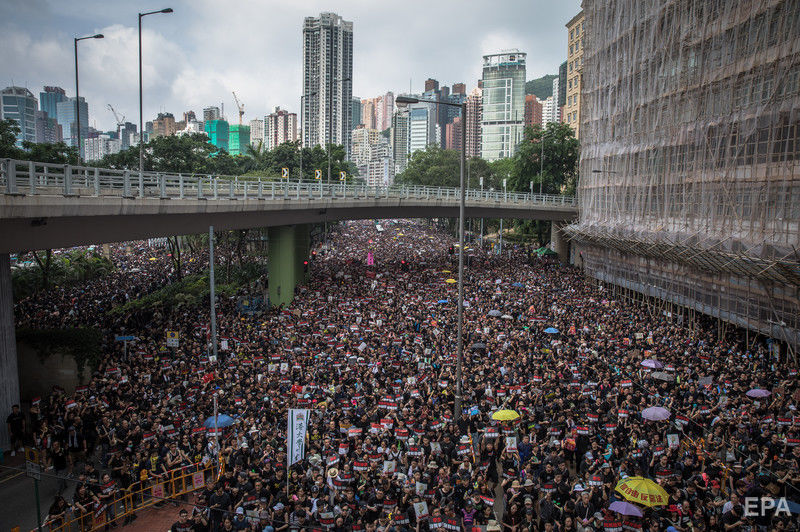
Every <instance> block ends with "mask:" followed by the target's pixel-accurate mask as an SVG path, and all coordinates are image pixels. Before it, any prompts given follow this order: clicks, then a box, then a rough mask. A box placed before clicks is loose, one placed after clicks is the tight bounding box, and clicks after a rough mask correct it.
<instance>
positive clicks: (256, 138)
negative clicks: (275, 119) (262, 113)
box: [250, 118, 266, 150]
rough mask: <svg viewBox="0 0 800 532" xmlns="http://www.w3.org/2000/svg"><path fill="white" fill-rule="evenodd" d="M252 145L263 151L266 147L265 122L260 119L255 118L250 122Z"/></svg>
mask: <svg viewBox="0 0 800 532" xmlns="http://www.w3.org/2000/svg"><path fill="white" fill-rule="evenodd" d="M250 145H251V146H252V147H253V148H255V149H257V150H263V149H264V148H265V147H266V143H265V142H264V120H262V119H260V118H254V119H253V120H251V121H250Z"/></svg>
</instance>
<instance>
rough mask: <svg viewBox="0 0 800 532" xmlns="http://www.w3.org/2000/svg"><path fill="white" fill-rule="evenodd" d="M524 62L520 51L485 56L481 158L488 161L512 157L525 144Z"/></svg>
mask: <svg viewBox="0 0 800 532" xmlns="http://www.w3.org/2000/svg"><path fill="white" fill-rule="evenodd" d="M525 58H526V54H525V53H522V52H520V51H518V50H511V51H506V52H501V53H498V54H492V55H485V56H483V124H482V127H483V129H482V132H481V133H482V139H481V154H482V157H483V158H484V159H486V160H487V161H495V160H497V159H502V158H504V157H511V156H513V155H514V153H516V151H517V145H518V144H519V143H520V142H521V141H522V130H523V127H524V120H525Z"/></svg>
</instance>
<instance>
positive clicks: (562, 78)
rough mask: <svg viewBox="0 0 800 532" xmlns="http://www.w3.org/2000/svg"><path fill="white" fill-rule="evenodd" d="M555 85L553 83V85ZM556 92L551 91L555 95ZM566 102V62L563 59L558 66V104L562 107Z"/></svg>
mask: <svg viewBox="0 0 800 532" xmlns="http://www.w3.org/2000/svg"><path fill="white" fill-rule="evenodd" d="M553 87H555V85H553ZM555 95H556V93H553V96H555ZM566 103H567V62H566V61H564V62H563V63H561V65H559V67H558V106H559V107H564V105H565V104H566Z"/></svg>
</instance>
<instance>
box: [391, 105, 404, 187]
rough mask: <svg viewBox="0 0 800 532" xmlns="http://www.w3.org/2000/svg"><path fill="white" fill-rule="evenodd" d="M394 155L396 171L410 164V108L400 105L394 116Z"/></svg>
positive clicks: (398, 171) (401, 170)
mask: <svg viewBox="0 0 800 532" xmlns="http://www.w3.org/2000/svg"><path fill="white" fill-rule="evenodd" d="M392 157H393V158H394V168H395V173H397V174H399V173H401V172H404V171H405V169H406V167H407V166H408V108H407V107H398V108H397V111H396V112H395V113H394V116H393V117H392Z"/></svg>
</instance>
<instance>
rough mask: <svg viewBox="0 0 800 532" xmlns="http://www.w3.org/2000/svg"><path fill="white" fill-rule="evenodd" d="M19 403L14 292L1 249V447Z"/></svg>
mask: <svg viewBox="0 0 800 532" xmlns="http://www.w3.org/2000/svg"><path fill="white" fill-rule="evenodd" d="M18 403H19V371H18V369H17V336H16V334H15V332H14V296H13V294H12V292H11V257H9V255H8V253H0V417H2V419H1V420H0V421H2V423H0V447H2V448H3V449H8V448H9V446H10V444H11V438H10V434H9V433H8V426H7V425H6V417H7V416H8V415H9V414H10V413H11V405H15V404H18Z"/></svg>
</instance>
